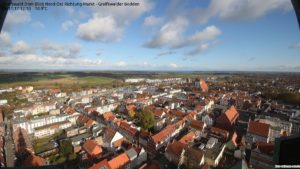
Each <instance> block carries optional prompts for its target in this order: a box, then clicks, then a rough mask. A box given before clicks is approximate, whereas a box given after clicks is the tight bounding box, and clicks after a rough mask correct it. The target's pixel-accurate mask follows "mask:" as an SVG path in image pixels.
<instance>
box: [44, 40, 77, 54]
mask: <svg viewBox="0 0 300 169" xmlns="http://www.w3.org/2000/svg"><path fill="white" fill-rule="evenodd" d="M40 49H41V51H42V53H44V54H46V55H50V56H54V57H63V58H76V57H79V56H80V50H81V45H79V44H77V43H73V44H58V43H54V42H49V41H45V42H43V43H42V44H41V46H40Z"/></svg>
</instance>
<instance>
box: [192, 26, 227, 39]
mask: <svg viewBox="0 0 300 169" xmlns="http://www.w3.org/2000/svg"><path fill="white" fill-rule="evenodd" d="M220 34H221V30H220V29H219V28H217V27H216V26H214V25H212V26H208V27H206V28H205V29H204V30H202V31H199V32H197V33H195V34H194V35H193V36H191V37H189V39H188V42H189V43H195V42H204V41H209V40H213V39H215V38H216V37H217V36H218V35H220Z"/></svg>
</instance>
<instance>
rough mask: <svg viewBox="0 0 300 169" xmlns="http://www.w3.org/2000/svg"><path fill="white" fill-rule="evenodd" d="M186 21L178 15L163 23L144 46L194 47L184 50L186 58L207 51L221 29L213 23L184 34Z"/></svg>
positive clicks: (163, 53)
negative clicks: (187, 34) (190, 33)
mask: <svg viewBox="0 0 300 169" xmlns="http://www.w3.org/2000/svg"><path fill="white" fill-rule="evenodd" d="M187 27H188V21H187V20H186V19H184V18H182V17H178V18H176V19H175V20H173V21H170V22H168V23H166V24H165V25H163V26H162V27H161V29H160V30H159V32H158V33H157V34H156V35H155V36H154V37H153V39H152V40H151V41H149V42H147V43H146V44H145V45H144V46H145V47H148V48H162V47H168V48H171V49H173V48H184V47H194V46H196V47H195V48H194V49H192V50H191V51H188V52H186V53H185V54H186V55H188V57H185V59H187V58H191V56H195V55H197V54H201V53H203V52H205V51H207V50H208V49H209V48H210V47H211V46H213V45H215V44H216V42H214V41H215V40H216V38H217V37H218V36H219V35H220V34H221V33H222V31H221V30H220V29H219V28H217V27H216V26H214V25H211V26H207V27H205V28H204V29H203V30H201V31H198V32H196V33H194V34H192V35H190V36H184V33H185V32H186V31H187ZM168 54H169V55H170V54H173V53H172V52H171V51H168V52H162V53H159V54H158V55H157V56H162V55H168Z"/></svg>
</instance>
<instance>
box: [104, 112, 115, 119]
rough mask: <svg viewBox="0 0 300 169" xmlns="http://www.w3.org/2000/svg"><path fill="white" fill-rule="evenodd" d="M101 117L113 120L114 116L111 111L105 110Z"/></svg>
mask: <svg viewBox="0 0 300 169" xmlns="http://www.w3.org/2000/svg"><path fill="white" fill-rule="evenodd" d="M103 118H104V120H106V121H109V120H114V119H115V116H114V114H113V113H112V112H106V113H103Z"/></svg>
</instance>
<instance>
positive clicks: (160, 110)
mask: <svg viewBox="0 0 300 169" xmlns="http://www.w3.org/2000/svg"><path fill="white" fill-rule="evenodd" d="M163 112H164V111H163V110H162V109H155V111H154V112H153V114H154V115H155V116H157V117H160V116H161V115H162V114H163Z"/></svg>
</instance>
